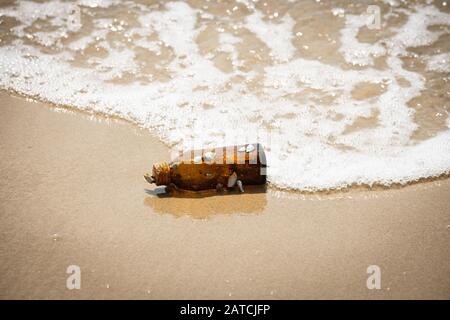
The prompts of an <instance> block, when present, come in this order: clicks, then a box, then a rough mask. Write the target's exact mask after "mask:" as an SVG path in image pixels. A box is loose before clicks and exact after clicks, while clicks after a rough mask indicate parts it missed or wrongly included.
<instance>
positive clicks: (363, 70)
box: [0, 0, 450, 190]
mask: <svg viewBox="0 0 450 320" xmlns="http://www.w3.org/2000/svg"><path fill="white" fill-rule="evenodd" d="M374 3H375V5H377V6H378V7H375V8H374V7H369V6H370V5H373V4H374ZM378 9H379V10H380V15H379V18H380V23H379V25H377V24H376V23H375V22H376V21H377V19H374V20H373V21H371V20H370V19H369V17H370V15H371V13H373V12H374V11H373V10H375V12H376V10H378ZM374 23H375V24H374ZM0 40H1V41H0V54H1V56H2V59H1V60H0V75H1V76H0V87H2V88H4V89H9V90H14V91H17V92H20V93H22V94H26V95H31V96H34V97H37V98H40V99H43V100H47V101H50V102H53V103H56V104H62V105H69V106H73V107H76V108H80V109H88V110H92V111H94V112H100V113H105V114H111V115H118V116H120V117H123V118H125V119H128V120H131V121H133V122H135V123H137V124H138V125H140V126H143V127H146V128H149V129H151V130H152V131H153V132H154V133H155V134H157V135H158V136H159V137H160V138H161V139H162V140H163V141H164V142H166V143H168V144H169V145H170V146H172V147H173V148H174V149H178V148H198V147H201V146H213V145H229V144H238V143H239V144H240V143H245V142H251V141H254V140H256V139H257V140H259V141H260V142H262V143H263V144H264V145H265V147H266V150H267V153H268V154H267V156H268V162H269V165H270V168H269V171H268V172H269V180H270V181H271V182H272V183H273V184H275V185H276V186H278V187H286V188H293V189H300V190H318V189H329V188H338V187H343V186H346V185H350V184H369V185H371V184H373V183H381V184H387V185H389V184H391V183H394V182H400V183H405V182H408V181H413V180H416V179H418V178H422V177H429V176H436V175H440V174H443V173H448V172H449V171H450V129H449V127H450V120H449V101H450V62H449V61H450V3H447V2H445V1H434V2H433V1H395V0H391V1H375V2H374V1H358V2H357V3H353V2H350V1H244V0H240V1H186V2H181V1H174V2H166V1H136V2H131V1H115V0H97V1H96V0H81V1H77V2H76V3H75V2H73V1H70V2H69V1H55V0H53V1H48V2H42V1H20V2H19V1H17V2H14V1H2V2H1V5H0ZM92 139H95V137H92Z"/></svg>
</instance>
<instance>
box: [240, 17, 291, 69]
mask: <svg viewBox="0 0 450 320" xmlns="http://www.w3.org/2000/svg"><path fill="white" fill-rule="evenodd" d="M294 24H295V21H294V20H293V19H292V18H291V16H290V15H289V14H286V15H284V16H283V17H282V19H281V20H280V21H279V22H268V21H264V20H263V16H262V14H261V12H259V11H255V12H253V13H252V14H251V15H249V16H248V17H247V20H246V24H245V26H246V27H247V28H248V29H249V30H250V31H252V32H253V33H255V34H256V35H257V36H258V38H259V39H260V40H261V41H262V42H264V43H265V44H266V45H267V46H268V47H269V48H270V49H271V50H272V53H273V55H274V57H275V58H276V59H278V60H280V61H287V60H289V59H290V58H291V57H292V56H293V55H294V52H295V48H294V46H293V45H292V38H293V34H292V29H293V27H294Z"/></svg>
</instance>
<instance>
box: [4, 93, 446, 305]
mask: <svg viewBox="0 0 450 320" xmlns="http://www.w3.org/2000/svg"><path fill="white" fill-rule="evenodd" d="M0 97H1V99H2V100H1V101H2V102H1V103H0V108H1V112H2V115H3V117H2V119H0V133H1V134H0V146H1V148H2V150H3V151H2V157H1V158H0V177H1V179H0V212H1V214H0V240H1V245H0V261H1V264H0V273H1V277H0V299H20V298H23V299H118V298H124V299H128V298H130V299H131V298H134V299H315V298H319V299H336V298H342V299H449V298H450V279H449V278H448V275H449V274H450V253H449V251H448V240H449V237H450V231H449V230H448V229H447V226H448V225H450V212H449V208H450V198H449V197H448V195H449V194H450V179H448V178H443V179H433V180H432V181H427V182H420V183H412V184H409V185H407V186H404V187H403V186H402V187H399V188H396V187H391V188H382V190H377V189H376V188H375V189H372V190H359V188H354V189H353V188H352V189H349V190H340V191H336V192H331V193H323V192H316V193H300V192H298V191H282V190H278V189H275V188H272V187H268V188H267V190H266V192H254V193H252V192H248V193H244V194H242V195H231V194H230V195H225V196H212V197H204V198H177V197H172V198H169V197H158V196H157V195H156V194H155V193H157V191H155V189H153V188H150V185H149V184H148V183H147V182H146V181H145V180H144V178H143V177H142V174H143V173H144V172H145V171H146V170H148V169H149V168H150V167H151V165H152V163H154V162H158V161H162V160H166V159H167V157H168V149H167V147H166V146H165V145H164V144H163V143H161V142H160V141H158V140H157V139H156V138H155V137H154V136H152V134H151V133H150V132H148V131H146V130H144V129H141V128H139V127H137V126H136V125H133V124H132V123H131V122H130V123H127V121H126V120H121V119H119V120H115V119H110V118H109V117H107V118H106V119H101V117H98V116H92V114H89V113H88V114H86V115H82V112H80V110H78V109H75V110H69V112H59V111H58V110H56V109H53V108H49V105H48V104H44V103H42V102H29V101H26V99H24V98H23V97H17V96H15V95H11V94H10V93H6V92H4V91H1V92H0ZM108 118H109V119H108ZM237 197H239V198H238V199H239V201H237V200H238V199H237ZM69 265H79V266H80V268H81V272H82V284H81V290H68V289H67V288H66V279H67V277H68V275H67V274H66V269H67V267H68V266H69ZM370 265H378V266H380V268H381V272H382V282H381V283H382V285H381V286H382V287H381V289H380V290H369V289H367V287H366V280H367V277H368V276H369V275H368V274H367V272H366V269H367V267H368V266H370Z"/></svg>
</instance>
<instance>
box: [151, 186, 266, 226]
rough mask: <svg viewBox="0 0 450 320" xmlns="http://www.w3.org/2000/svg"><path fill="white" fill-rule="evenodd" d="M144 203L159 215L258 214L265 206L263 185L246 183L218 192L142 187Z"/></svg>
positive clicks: (201, 216)
mask: <svg viewBox="0 0 450 320" xmlns="http://www.w3.org/2000/svg"><path fill="white" fill-rule="evenodd" d="M145 192H146V193H147V194H148V196H147V197H145V199H144V204H145V205H146V206H149V207H151V208H152V209H153V210H154V212H157V213H159V214H166V213H168V214H172V215H174V216H176V217H182V216H190V217H192V218H195V219H206V218H208V217H210V216H212V215H215V214H221V215H231V214H259V213H261V212H263V211H264V209H265V207H266V205H267V195H266V187H265V186H246V188H245V193H242V194H241V193H239V192H238V191H233V192H223V193H217V192H216V191H215V190H205V191H200V192H176V193H173V194H170V195H169V194H167V193H165V192H164V188H155V189H153V190H150V189H145Z"/></svg>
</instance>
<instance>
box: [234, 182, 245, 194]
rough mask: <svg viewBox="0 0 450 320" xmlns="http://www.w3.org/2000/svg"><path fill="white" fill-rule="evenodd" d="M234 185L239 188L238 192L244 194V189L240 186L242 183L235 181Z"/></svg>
mask: <svg viewBox="0 0 450 320" xmlns="http://www.w3.org/2000/svg"><path fill="white" fill-rule="evenodd" d="M236 184H237V186H238V188H239V191H240V192H244V187H243V186H242V181H241V180H238V181H236Z"/></svg>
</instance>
